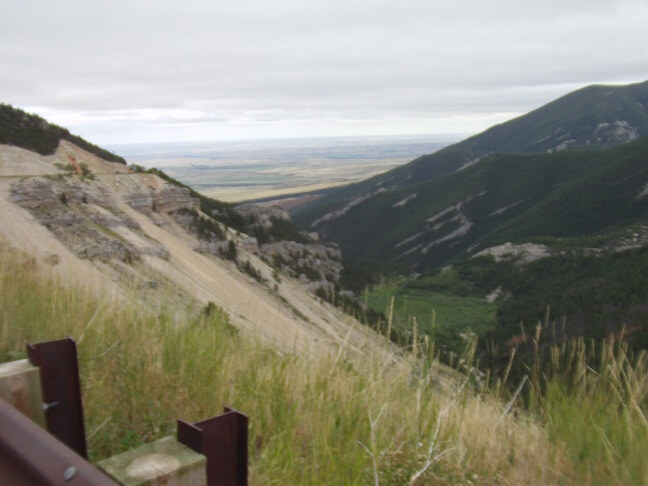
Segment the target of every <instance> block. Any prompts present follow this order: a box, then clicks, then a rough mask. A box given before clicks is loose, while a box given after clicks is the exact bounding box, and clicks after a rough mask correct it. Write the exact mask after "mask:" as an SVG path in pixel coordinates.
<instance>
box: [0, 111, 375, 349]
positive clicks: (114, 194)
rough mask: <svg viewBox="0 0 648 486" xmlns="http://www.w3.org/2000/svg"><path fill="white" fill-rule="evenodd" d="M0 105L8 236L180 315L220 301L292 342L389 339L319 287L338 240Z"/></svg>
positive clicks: (295, 345) (0, 233)
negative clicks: (325, 297) (318, 293)
mask: <svg viewBox="0 0 648 486" xmlns="http://www.w3.org/2000/svg"><path fill="white" fill-rule="evenodd" d="M0 113H2V124H1V125H0V140H1V141H2V142H3V143H2V144H0V240H3V245H4V244H9V245H10V246H13V247H15V248H17V249H19V250H21V251H23V252H26V253H27V254H28V255H30V258H33V259H34V262H37V263H38V264H39V265H45V266H47V267H50V268H51V270H52V272H54V273H55V274H56V275H57V276H58V278H60V279H62V280H63V281H70V282H72V281H76V282H80V285H82V286H83V287H84V288H93V289H96V292H97V294H98V295H115V296H117V297H118V298H120V299H126V300H128V301H136V302H138V303H141V304H143V305H145V306H147V307H153V308H158V307H159V306H160V305H161V301H162V300H164V301H165V305H168V306H170V307H171V308H173V309H174V312H175V313H176V314H177V316H178V317H177V319H178V321H179V322H182V321H183V319H186V316H187V315H194V314H195V311H196V310H200V309H201V308H203V307H204V308H207V309H211V308H213V307H214V305H215V306H217V307H219V308H220V309H223V310H224V311H225V312H226V313H227V314H228V315H229V320H230V322H231V323H232V324H233V325H235V326H236V327H238V328H239V329H243V330H246V331H250V332H251V333H252V335H254V336H258V337H260V338H261V339H263V340H264V341H266V342H267V343H270V344H271V346H273V347H275V348H277V349H280V350H282V351H285V352H291V353H292V352H295V351H298V350H302V349H303V350H308V351H309V352H311V351H313V350H321V351H326V350H329V349H336V348H337V346H338V345H339V343H342V342H348V343H349V346H350V348H351V349H352V350H354V352H356V351H358V350H360V349H362V348H363V347H364V346H365V345H367V343H372V344H371V346H372V347H373V346H377V347H378V349H382V344H380V343H384V339H381V338H379V337H378V336H376V335H375V333H373V331H371V330H370V329H369V328H368V327H366V326H361V325H355V326H354V325H353V323H354V322H356V321H355V320H354V319H353V318H352V317H351V316H350V315H348V314H345V313H343V312H342V311H341V310H340V309H338V308H335V307H334V306H332V305H329V304H327V303H325V302H323V301H322V300H321V299H318V298H316V297H315V295H314V294H313V292H314V291H315V290H317V289H320V288H325V289H328V288H333V287H334V285H335V283H336V281H337V279H338V278H339V274H340V271H341V264H340V262H339V250H338V249H337V247H336V246H335V245H334V244H328V245H324V244H322V243H320V242H318V241H316V240H314V239H313V238H312V237H311V236H309V235H308V234H306V233H303V232H301V231H300V230H299V229H298V228H296V227H295V226H294V225H293V224H292V223H291V222H290V220H289V219H288V216H287V214H286V213H285V212H283V211H281V210H278V209H275V208H267V209H264V208H256V207H252V208H250V207H234V206H233V205H231V204H227V203H223V202H220V201H216V200H212V199H209V198H206V197H204V196H202V195H200V194H198V193H196V192H194V191H192V190H190V189H189V188H187V187H186V186H184V185H182V184H181V183H180V182H178V181H175V180H173V179H172V178H170V177H168V176H167V175H166V174H164V173H163V172H161V171H158V170H156V169H152V170H145V169H144V168H142V167H136V166H134V167H128V166H127V165H126V164H125V163H123V162H124V161H123V159H121V158H120V157H118V156H116V155H114V154H109V153H108V152H106V151H105V150H103V149H101V148H99V147H96V146H94V145H92V144H90V143H88V142H86V141H85V140H82V139H80V138H79V137H76V136H72V135H69V132H68V131H67V130H65V129H62V128H60V127H56V126H54V125H51V124H49V123H47V122H46V121H45V120H43V119H41V118H39V117H37V116H36V115H29V114H26V113H24V112H22V111H20V110H16V109H14V108H11V107H9V106H8V105H2V109H1V110H0ZM52 147H53V148H52ZM169 289H172V290H169ZM170 298H171V299H172V301H169V299H170ZM350 326H351V327H350Z"/></svg>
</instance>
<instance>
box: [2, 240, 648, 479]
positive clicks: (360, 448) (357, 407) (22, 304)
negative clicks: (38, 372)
mask: <svg viewBox="0 0 648 486" xmlns="http://www.w3.org/2000/svg"><path fill="white" fill-rule="evenodd" d="M169 292H170V293H169V296H171V295H172V293H171V292H172V289H170V290H169ZM167 301H168V302H169V305H172V304H171V303H170V302H171V301H172V299H171V298H169V299H167ZM172 311H174V309H165V308H164V306H163V307H162V308H158V309H148V308H147V307H146V306H144V305H142V302H139V301H137V300H135V296H134V295H133V296H129V295H126V296H121V297H116V298H114V299H111V297H110V296H109V294H107V293H106V292H102V293H101V295H98V294H95V293H94V292H93V291H92V290H91V286H90V285H83V286H75V285H73V284H69V283H66V284H64V283H61V282H60V281H59V280H58V279H57V278H56V276H55V275H52V274H50V272H49V271H48V269H47V267H44V268H43V267H42V266H41V265H40V263H39V262H37V261H36V260H34V259H33V258H30V257H27V256H25V255H24V254H22V253H19V252H16V251H13V250H9V249H7V248H6V246H4V245H1V244H0V361H6V360H13V359H19V358H22V357H24V349H25V342H37V341H41V340H47V339H55V338H60V337H62V336H65V335H69V336H72V337H73V338H75V339H76V340H77V342H78V349H79V361H80V371H81V382H82V393H83V400H84V411H85V418H86V430H87V433H88V441H89V447H90V456H91V458H92V459H93V460H97V459H100V458H103V457H107V456H110V455H112V454H115V453H118V452H122V451H124V450H127V449H130V448H132V447H135V446H137V445H138V444H141V443H143V442H148V441H151V440H154V439H156V438H159V437H162V436H164V435H168V434H172V433H174V429H175V423H174V421H175V419H176V418H183V419H186V420H190V421H194V420H201V419H204V418H206V417H209V416H212V415H215V414H217V413H220V412H221V410H222V408H221V407H222V405H223V404H228V405H230V406H233V407H234V408H236V409H238V410H241V411H242V412H244V413H246V414H248V416H249V417H250V429H249V438H250V440H249V453H250V474H251V484H264V485H265V484H277V485H279V484H281V485H283V484H327V485H328V484H344V485H346V484H350V485H356V484H357V485H360V484H373V485H377V484H383V485H385V484H397V485H398V484H440V485H451V484H483V485H491V484H503V485H505V484H538V485H540V484H543V485H544V484H574V485H576V484H606V485H607V484H618V485H621V484H645V479H646V477H647V476H646V475H647V474H648V464H646V461H645V460H643V458H644V455H645V451H646V450H647V448H648V425H647V423H646V420H645V412H646V409H647V404H646V394H647V390H648V379H647V378H646V376H647V373H646V372H645V369H646V366H645V364H646V363H645V359H644V361H643V362H636V361H633V362H631V360H630V358H629V357H628V356H626V355H624V354H622V353H621V352H615V353H609V352H608V351H605V349H607V350H609V349H616V348H615V347H614V346H608V347H607V348H605V349H604V352H603V353H602V355H604V356H603V357H602V359H601V360H600V363H599V364H600V367H597V366H596V365H595V364H594V363H593V362H592V363H590V364H591V369H592V370H593V369H596V368H600V371H599V372H594V371H588V368H587V366H585V364H586V363H587V361H586V358H585V357H583V356H584V355H587V356H589V354H587V353H585V352H584V351H582V350H581V351H579V352H578V353H575V354H574V353H571V352H570V350H569V349H565V350H563V351H562V353H556V356H558V358H560V359H561V360H562V361H561V363H563V364H560V363H559V364H556V362H555V361H551V362H549V363H548V364H546V365H542V366H543V367H544V368H543V369H546V370H548V371H551V370H553V371H554V373H553V374H550V373H547V374H544V373H539V372H535V373H532V376H533V378H532V380H531V387H532V388H529V385H528V384H527V386H525V388H524V390H523V393H522V395H525V394H527V393H531V391H534V390H536V389H537V392H536V393H535V396H536V397H537V399H536V400H533V401H531V400H529V403H531V404H532V406H530V408H529V409H528V410H523V409H521V408H520V407H519V405H520V404H521V399H520V398H519V397H517V395H511V393H509V392H507V391H506V390H507V386H501V384H500V385H496V384H495V381H496V380H495V379H494V378H491V384H490V385H488V384H487V382H486V381H485V379H484V378H480V377H479V375H471V378H469V377H467V376H465V375H463V374H461V373H453V372H450V371H449V370H447V369H445V368H443V367H441V366H440V365H439V364H438V362H437V361H436V360H435V359H434V357H433V356H430V355H427V356H425V355H424V356H423V357H420V358H419V359H414V357H413V356H412V355H411V354H410V353H407V352H404V351H395V350H394V351H392V353H391V354H389V353H387V354H386V353H385V352H384V350H382V351H381V350H379V349H378V348H376V349H375V352H373V353H372V352H369V353H366V354H357V353H350V352H347V350H346V348H345V346H344V345H341V347H340V349H333V350H331V351H332V352H331V353H328V352H322V353H315V352H313V353H312V354H308V355H285V354H280V353H278V352H275V351H273V350H272V349H269V348H267V347H266V346H265V345H263V344H262V343H261V342H259V340H257V339H256V338H255V337H254V336H249V335H246V334H244V333H241V332H237V331H235V330H234V329H233V328H232V327H231V326H230V325H229V324H228V322H227V316H226V315H225V314H223V313H222V312H221V311H218V310H217V309H216V308H214V306H210V312H202V311H200V309H198V308H196V309H195V310H194V311H188V312H187V314H186V315H185V316H184V318H182V319H180V320H177V319H175V318H173V317H172V315H174V312H172ZM471 349H472V350H471ZM471 349H469V350H468V352H467V353H466V354H464V356H463V362H464V363H467V364H468V368H469V367H470V363H471V361H472V360H471V356H472V355H473V352H474V347H473V348H471ZM578 349H580V348H578ZM619 349H621V348H619ZM606 353H607V354H606ZM571 355H574V356H575V358H574V359H572V360H569V359H567V358H569V356H571ZM605 356H607V357H605ZM564 363H575V365H573V366H571V367H568V366H567V364H564ZM537 366H538V367H540V366H541V365H540V364H538V365H537ZM532 369H533V368H532ZM542 376H546V379H547V380H548V381H547V383H544V384H543V383H541V380H540V377H542ZM568 377H569V379H567V378H568ZM468 381H472V382H474V384H475V385H474V386H471V385H467V383H468ZM504 381H505V379H504ZM512 385H517V383H515V384H512ZM509 400H510V406H509V405H508V403H509ZM579 413H580V415H579ZM601 431H602V432H601Z"/></svg>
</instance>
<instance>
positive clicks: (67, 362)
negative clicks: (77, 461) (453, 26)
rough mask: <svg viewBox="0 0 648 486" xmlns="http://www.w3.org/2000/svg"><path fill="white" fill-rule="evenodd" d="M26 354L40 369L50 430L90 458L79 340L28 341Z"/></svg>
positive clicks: (46, 421)
mask: <svg viewBox="0 0 648 486" xmlns="http://www.w3.org/2000/svg"><path fill="white" fill-rule="evenodd" d="M27 356H28V357H29V361H31V363H32V364H33V365H34V366H38V367H39V368H40V372H41V386H42V390H43V400H44V401H45V403H44V408H45V424H46V427H47V430H48V431H49V432H50V433H51V434H52V435H53V436H54V437H56V438H57V439H59V440H60V441H61V442H63V443H64V444H65V445H67V446H68V447H69V448H71V449H73V450H74V451H76V452H77V453H78V454H79V455H81V456H83V457H88V452H87V447H86V438H85V425H84V423H83V405H82V403H81V382H80V380H79V363H78V359H77V349H76V343H75V342H74V340H72V339H71V338H69V337H68V338H65V339H59V340H57V341H48V342H44V343H37V344H27Z"/></svg>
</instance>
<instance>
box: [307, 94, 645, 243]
mask: <svg viewBox="0 0 648 486" xmlns="http://www.w3.org/2000/svg"><path fill="white" fill-rule="evenodd" d="M646 135H648V81H645V82H642V83H637V84H631V85H627V86H601V85H595V86H588V87H585V88H582V89H580V90H577V91H574V92H572V93H569V94H567V95H565V96H563V97H561V98H559V99H557V100H555V101H552V102H550V103H548V104H546V105H544V106H542V107H540V108H538V109H536V110H534V111H531V112H530V113H528V114H526V115H523V116H521V117H518V118H515V119H513V120H510V121H508V122H506V123H502V124H500V125H496V126H493V127H491V128H489V129H488V130H486V131H484V132H482V133H480V134H478V135H475V136H473V137H470V138H468V139H466V140H464V141H462V142H459V143H457V144H454V145H451V146H449V147H446V148H444V149H442V150H440V151H438V152H435V153H433V154H429V155H423V156H421V157H419V158H417V159H415V160H413V161H412V162H410V163H408V164H405V165H403V166H400V167H398V168H396V169H393V170H391V171H389V172H386V173H384V174H381V175H378V176H375V177H373V178H371V179H367V180H365V181H362V182H359V183H357V184H352V185H349V186H346V187H343V188H340V189H338V190H337V191H331V192H330V193H328V194H326V195H325V196H323V197H322V198H321V199H320V200H318V201H315V202H313V203H311V204H310V205H308V206H306V207H305V208H302V209H301V210H300V211H299V212H298V213H297V214H296V215H295V219H296V220H297V221H298V222H300V223H301V224H304V225H311V224H313V223H314V222H315V221H318V220H319V219H320V218H322V217H323V216H325V215H327V214H330V213H332V212H334V211H339V210H340V208H343V207H344V206H345V205H348V204H349V203H350V202H351V203H352V202H353V201H356V204H354V206H361V205H367V204H371V203H372V202H373V201H372V199H373V197H374V196H376V195H378V194H383V193H385V192H389V191H397V190H398V189H401V188H404V187H409V186H413V185H415V184H420V183H422V182H424V181H426V180H431V179H434V178H437V177H441V176H443V175H447V174H450V173H452V172H455V171H457V170H461V169H465V168H468V167H470V166H471V165H474V164H476V163H478V162H480V161H482V160H484V158H485V157H487V156H488V155H491V154H494V153H501V152H517V153H520V152H521V153H547V152H550V153H551V152H560V151H564V150H568V149H575V148H583V147H601V146H607V145H614V144H618V143H624V142H629V141H632V140H635V139H637V138H639V137H643V136H646ZM361 198H362V199H363V200H362V201H358V200H359V199H361ZM395 202H397V201H396V200H395V201H394V203H395ZM345 213H346V212H345ZM331 219H336V218H329V220H331ZM327 225H328V224H327V223H325V224H320V225H319V228H315V229H318V230H319V231H322V232H323V233H324V234H327V229H326V228H327Z"/></svg>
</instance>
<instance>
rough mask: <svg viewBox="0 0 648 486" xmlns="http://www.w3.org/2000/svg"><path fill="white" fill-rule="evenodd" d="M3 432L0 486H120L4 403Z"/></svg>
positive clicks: (1, 414)
mask: <svg viewBox="0 0 648 486" xmlns="http://www.w3.org/2000/svg"><path fill="white" fill-rule="evenodd" d="M0 431H1V432H0V484H3V485H7V486H9V485H11V486H41V485H42V486H46V485H48V486H49V485H51V486H59V485H64V486H68V485H69V486H104V485H105V486H118V484H119V483H116V482H115V481H114V480H112V479H111V478H110V477H109V476H107V475H106V474H104V473H102V472H101V471H100V470H99V469H97V468H96V467H94V466H93V465H92V464H90V463H89V462H88V461H86V460H85V459H84V458H83V457H81V456H80V455H78V454H77V453H76V452H74V451H73V450H72V449H70V448H69V447H67V446H66V445H65V444H63V443H62V442H61V441H59V440H58V439H56V438H55V437H54V436H52V435H51V434H49V433H48V432H47V431H46V430H44V429H42V428H41V427H39V426H38V425H37V424H36V423H34V422H32V421H31V420H30V419H29V418H27V417H26V416H24V415H23V414H22V413H20V412H19V411H18V410H16V409H15V408H13V407H12V406H11V405H9V404H8V403H7V402H5V401H4V400H0Z"/></svg>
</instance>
